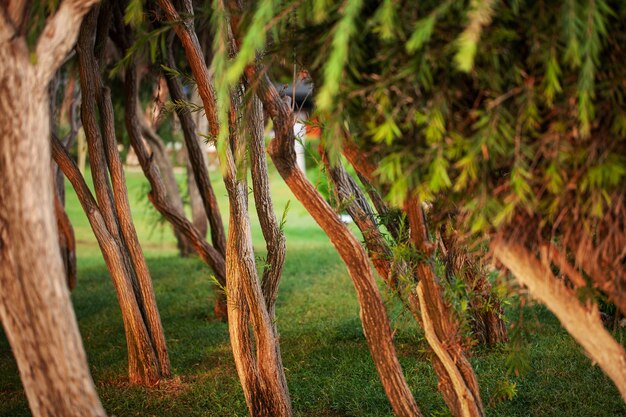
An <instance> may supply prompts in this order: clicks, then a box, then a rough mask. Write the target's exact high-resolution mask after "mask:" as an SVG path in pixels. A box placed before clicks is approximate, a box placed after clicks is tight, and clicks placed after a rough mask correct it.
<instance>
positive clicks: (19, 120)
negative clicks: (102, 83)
mask: <svg viewBox="0 0 626 417" xmlns="http://www.w3.org/2000/svg"><path fill="white" fill-rule="evenodd" d="M94 3H95V1H93V0H83V1H81V0H66V1H64V2H62V3H61V6H60V7H59V8H58V10H57V11H56V13H55V14H54V15H53V16H51V17H50V18H49V19H48V21H47V22H46V25H45V27H44V29H43V32H42V34H41V36H40V37H39V39H38V41H37V44H36V49H35V51H34V52H31V51H29V49H28V46H27V44H26V39H25V38H24V37H23V36H22V33H21V32H20V30H19V28H20V27H22V26H24V25H26V24H27V23H25V13H24V7H25V2H20V1H9V2H8V3H7V2H3V4H2V5H0V61H1V62H2V64H1V65H0V178H2V181H0V196H1V197H0V319H1V320H2V324H3V326H4V330H5V332H6V335H7V338H8V340H9V343H10V344H11V348H12V351H13V354H14V355H15V359H16V361H17V365H18V368H19V372H20V376H21V379H22V383H23V385H24V391H25V393H26V397H27V399H28V403H29V406H30V409H31V411H32V413H33V415H34V416H35V417H43V416H49V417H53V416H64V417H65V416H66V417H72V416H76V417H78V416H105V412H104V410H103V408H102V405H101V404H100V401H99V399H98V395H97V393H96V390H95V387H94V384H93V381H92V379H91V376H90V374H89V368H88V366H87V360H86V356H85V351H84V349H83V345H82V341H81V338H80V334H79V331H78V325H77V323H76V317H75V315H74V311H73V309H72V306H71V302H70V297H69V292H68V289H67V285H66V282H65V274H64V271H63V264H62V262H61V256H60V252H59V245H58V240H57V238H58V237H57V226H56V221H55V214H54V194H53V187H54V185H53V178H52V175H51V170H50V145H49V137H50V122H49V121H50V113H49V100H48V88H47V87H48V83H49V82H50V80H51V78H52V76H53V74H54V73H55V71H56V70H57V68H58V67H59V66H60V65H61V63H62V60H63V59H64V58H65V56H66V54H67V53H68V52H69V50H70V48H71V47H72V46H73V45H74V42H75V40H76V35H77V32H78V28H79V26H80V21H81V19H82V17H83V15H84V14H85V13H86V12H87V11H88V10H89V8H90V7H91V6H92V5H93V4H94ZM33 58H36V60H34V59H33ZM33 61H36V62H33Z"/></svg>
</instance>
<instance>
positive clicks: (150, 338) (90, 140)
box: [59, 3, 171, 385]
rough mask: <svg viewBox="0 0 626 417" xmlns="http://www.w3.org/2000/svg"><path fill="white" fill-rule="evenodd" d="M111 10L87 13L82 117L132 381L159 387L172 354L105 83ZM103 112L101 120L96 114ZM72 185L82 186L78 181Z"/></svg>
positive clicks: (82, 38) (81, 46) (81, 48)
mask: <svg viewBox="0 0 626 417" xmlns="http://www.w3.org/2000/svg"><path fill="white" fill-rule="evenodd" d="M110 9H111V5H110V4H108V3H105V4H103V7H102V13H99V10H94V11H93V12H92V13H90V14H89V15H88V16H87V18H86V19H85V22H84V23H83V26H82V28H81V31H80V35H79V41H78V46H77V51H78V61H79V69H80V83H81V91H82V102H83V104H82V121H83V126H84V128H85V133H86V136H87V144H88V147H89V159H90V165H91V173H92V177H93V182H94V188H95V191H96V199H97V205H98V206H97V207H98V212H99V213H100V214H101V217H102V219H103V222H104V226H105V227H106V234H105V233H101V235H102V236H104V237H103V238H102V236H101V238H102V239H99V243H100V246H101V248H103V254H104V256H105V260H107V257H109V258H110V259H109V262H108V263H107V266H109V270H110V272H111V278H112V279H113V282H114V284H115V288H116V291H117V296H118V299H119V301H120V307H121V310H122V318H123V320H124V325H125V330H126V338H127V344H128V367H129V379H130V381H131V382H132V383H138V384H143V385H154V384H156V383H157V382H158V381H159V380H160V379H161V378H167V377H169V376H170V374H171V371H170V363H169V357H168V354H167V347H166V343H165V336H164V333H163V327H162V325H161V319H160V316H159V312H158V309H157V305H156V298H155V295H154V289H153V287H152V280H151V277H150V272H149V271H148V267H147V264H146V261H145V258H144V256H143V252H142V250H141V246H140V245H139V240H138V237H137V233H136V230H135V227H134V224H133V221H132V217H131V213H130V205H129V201H128V193H127V190H126V180H125V174H124V170H123V166H122V163H121V160H120V157H119V153H118V151H117V140H116V138H115V127H114V117H113V106H112V103H111V97H110V91H109V90H108V88H106V87H104V85H103V83H102V76H101V73H100V67H99V62H98V59H97V55H98V53H100V50H99V49H98V48H99V45H101V44H102V43H103V42H104V41H103V40H102V38H106V34H107V31H108V27H109V24H110V18H109V17H107V16H110V13H111V10H110ZM98 111H99V114H100V120H99V122H100V123H98V119H97V118H96V114H97V113H98ZM59 165H60V164H59ZM66 175H67V172H66ZM109 177H110V179H109ZM73 185H74V187H75V189H76V190H77V186H76V184H75V183H73ZM77 194H78V190H77ZM79 197H80V195H79ZM86 198H87V197H86V196H84V195H83V198H82V199H81V204H83V207H84V208H85V210H86V212H87V214H88V215H89V214H90V213H91V211H93V207H91V206H90V205H88V204H87V202H86V200H85V199H86ZM91 214H93V213H91ZM90 221H91V220H90ZM92 228H93V229H94V233H95V234H96V237H98V234H99V233H100V232H98V231H97V227H96V226H94V222H93V221H92ZM109 246H113V248H109ZM105 248H106V249H107V250H105ZM112 251H113V252H115V256H113V255H112V254H111V253H112ZM137 312H139V315H137Z"/></svg>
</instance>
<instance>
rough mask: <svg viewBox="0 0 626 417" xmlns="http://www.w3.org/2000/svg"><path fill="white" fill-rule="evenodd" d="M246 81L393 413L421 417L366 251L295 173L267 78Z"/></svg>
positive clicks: (280, 105)
mask: <svg viewBox="0 0 626 417" xmlns="http://www.w3.org/2000/svg"><path fill="white" fill-rule="evenodd" d="M246 76H247V78H248V82H249V83H250V84H251V85H252V84H255V83H258V87H259V88H258V94H259V98H260V99H261V101H262V102H263V105H264V108H265V110H266V111H268V112H269V114H270V116H271V117H272V120H273V121H274V128H275V134H276V137H275V139H274V140H272V142H271V143H270V147H269V153H270V156H271V157H272V160H273V161H274V164H275V165H276V168H277V169H278V172H279V173H280V175H281V176H282V177H283V179H284V180H285V182H286V183H287V185H288V186H289V188H290V189H291V191H292V192H293V193H294V195H295V196H296V198H297V199H298V200H299V201H300V202H301V203H302V204H303V205H304V207H305V208H306V209H307V211H308V212H309V214H311V216H312V217H313V218H314V219H315V221H316V222H317V223H318V224H319V225H320V226H321V227H322V229H323V230H324V232H325V233H326V235H328V237H329V238H330V240H331V243H332V244H333V246H334V247H335V249H336V250H337V252H338V253H339V255H340V256H341V258H342V260H343V261H344V263H345V264H346V266H347V267H348V272H349V273H350V277H351V278H352V282H353V284H354V287H355V289H356V292H357V297H358V301H359V306H360V309H361V321H362V323H363V331H364V333H365V338H366V340H367V343H368V346H369V349H370V353H371V355H372V358H373V360H374V364H375V365H376V370H377V371H378V375H379V377H380V379H381V382H382V385H383V388H384V389H385V393H386V394H387V398H389V402H390V403H391V406H392V407H393V410H394V412H395V413H396V414H397V415H399V416H416V415H421V413H420V411H419V408H418V406H417V404H416V402H415V400H414V398H413V395H412V394H411V391H410V389H409V387H408V385H407V383H406V380H405V378H404V374H403V372H402V368H401V366H400V363H399V362H398V358H397V355H396V352H395V347H394V344H393V337H392V332H391V327H390V324H389V319H388V317H387V312H386V310H385V306H384V304H383V302H382V299H381V296H380V293H379V291H378V287H377V286H376V281H375V280H374V277H373V275H372V271H371V269H370V266H369V261H368V258H367V255H366V253H365V251H364V250H363V248H362V247H361V245H360V243H359V241H358V240H357V239H356V238H355V237H354V235H353V234H352V233H351V232H350V231H349V230H348V229H347V227H346V226H345V225H344V224H343V223H341V221H339V218H338V216H337V215H336V213H335V212H334V211H333V209H332V208H331V207H330V206H329V205H328V204H327V203H326V201H325V200H324V198H323V197H322V196H321V195H320V194H319V193H318V192H317V190H315V188H314V186H313V185H312V184H311V183H310V182H309V181H308V179H307V178H306V177H305V176H304V174H303V173H302V172H301V171H300V170H299V169H298V167H297V165H296V155H295V151H294V136H293V124H294V116H293V113H292V112H291V109H290V108H289V107H288V106H287V105H286V103H285V102H283V101H282V100H281V99H280V97H279V95H278V92H277V91H276V89H275V88H274V86H273V85H272V84H271V83H270V82H269V80H268V79H267V78H265V77H264V78H262V79H260V80H258V79H256V70H255V69H254V68H253V67H248V68H247V69H246Z"/></svg>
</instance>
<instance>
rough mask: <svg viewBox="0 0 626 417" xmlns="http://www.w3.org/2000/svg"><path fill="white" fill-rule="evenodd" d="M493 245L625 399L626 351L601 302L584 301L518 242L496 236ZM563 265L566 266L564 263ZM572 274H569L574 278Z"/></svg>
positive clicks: (521, 280) (507, 264) (502, 258)
mask: <svg viewBox="0 0 626 417" xmlns="http://www.w3.org/2000/svg"><path fill="white" fill-rule="evenodd" d="M491 248H492V250H493V254H494V256H495V257H496V258H497V259H498V260H499V261H500V262H502V264H503V265H504V266H505V267H507V268H508V269H509V270H510V271H511V272H512V273H513V275H514V276H515V277H516V278H517V279H518V280H519V281H520V282H521V283H522V284H524V285H525V286H526V287H528V289H529V291H530V293H531V295H532V296H533V297H536V298H537V299H538V300H540V301H541V302H542V303H543V304H545V305H546V307H548V308H549V309H550V311H552V312H553V313H554V315H556V317H557V318H558V319H559V321H560V322H561V324H562V325H563V327H565V329H566V330H567V331H568V332H569V333H570V334H571V335H572V337H574V339H576V341H577V342H578V343H579V344H580V345H581V346H582V347H583V348H584V349H585V351H586V352H587V354H588V355H589V357H590V358H591V360H592V361H593V362H595V363H597V364H598V365H599V366H600V368H602V370H603V371H604V373H606V374H607V375H608V376H609V378H611V379H612V380H613V382H614V383H615V385H616V386H617V389H618V390H619V392H620V394H621V395H622V398H623V399H624V400H625V401H626V351H625V350H624V347H623V346H622V345H621V344H620V343H618V342H617V341H616V340H615V339H614V338H613V337H612V336H611V334H610V333H609V332H608V331H607V330H606V329H605V328H604V325H603V324H602V320H601V319H600V313H599V310H598V306H597V305H596V304H595V303H593V302H591V301H588V302H587V303H586V304H582V303H581V302H580V301H579V300H578V297H577V295H576V293H575V291H574V290H573V289H571V288H568V287H567V286H566V285H565V283H564V282H563V281H562V280H559V279H558V278H557V277H555V276H554V274H553V273H552V270H551V268H550V264H549V263H548V264H545V263H542V262H540V261H539V260H538V259H537V258H536V257H535V256H534V255H532V253H530V252H529V251H528V250H527V249H526V248H525V247H524V246H522V245H520V244H519V243H514V242H512V241H511V240H505V239H495V240H494V241H493V242H492V243H491ZM560 269H561V271H564V270H565V268H563V265H561V266H560ZM571 270H572V271H575V269H574V268H572V269H571ZM574 274H576V272H574ZM572 278H573V276H570V279H571V280H572V281H573V282H575V281H576V280H575V279H572Z"/></svg>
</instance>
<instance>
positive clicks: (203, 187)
mask: <svg viewBox="0 0 626 417" xmlns="http://www.w3.org/2000/svg"><path fill="white" fill-rule="evenodd" d="M172 43H173V38H172V39H170V41H169V42H168V55H167V65H168V66H169V67H170V68H172V69H174V70H175V69H176V60H175V59H174V54H173V50H172ZM167 85H168V89H169V91H170V96H171V97H172V100H173V101H174V102H185V100H186V97H185V95H184V94H183V88H182V85H181V82H180V80H179V79H178V78H176V77H167ZM176 114H177V115H178V119H179V120H180V125H181V129H182V131H183V136H184V138H185V146H186V147H187V156H188V161H189V164H190V165H191V168H192V170H193V178H194V180H195V183H196V184H197V189H198V192H199V193H200V197H201V198H202V204H203V205H204V211H205V215H206V217H207V218H208V220H209V224H210V227H211V242H212V243H213V247H214V248H215V249H216V250H217V251H218V252H219V253H220V254H221V255H222V257H226V235H225V232H224V224H223V222H222V215H221V212H220V208H219V205H218V203H217V197H216V196H215V192H214V191H213V186H212V185H211V179H210V177H209V172H208V169H207V162H206V159H205V155H204V152H203V151H202V148H201V146H200V139H199V137H198V131H197V125H196V123H195V122H194V120H193V117H192V114H191V112H190V111H189V109H188V108H186V107H184V106H177V107H176ZM224 282H225V281H224ZM227 311H228V308H227V306H226V294H225V293H224V292H221V291H220V292H218V293H217V296H216V300H215V308H214V313H215V316H216V317H218V318H221V319H223V320H226V318H227V314H228V313H227Z"/></svg>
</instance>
